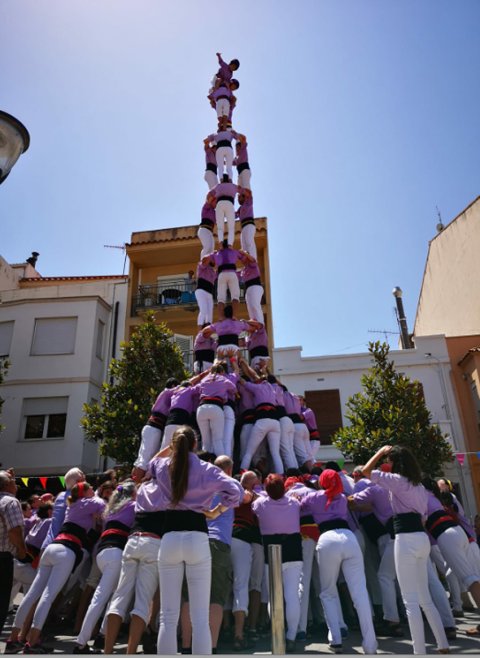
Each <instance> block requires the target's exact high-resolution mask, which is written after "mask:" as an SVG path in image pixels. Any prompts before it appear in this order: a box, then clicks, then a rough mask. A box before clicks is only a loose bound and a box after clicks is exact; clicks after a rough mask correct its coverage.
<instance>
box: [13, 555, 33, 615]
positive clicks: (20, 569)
mask: <svg viewBox="0 0 480 658" xmlns="http://www.w3.org/2000/svg"><path fill="white" fill-rule="evenodd" d="M36 575H37V570H36V569H34V568H33V567H32V565H31V564H23V563H22V562H19V561H18V560H13V585H12V591H11V593H10V608H11V607H12V605H13V601H14V599H15V597H16V596H17V594H18V593H19V591H20V590H22V591H23V594H24V595H25V594H26V593H27V592H28V590H29V589H30V585H31V584H32V583H33V581H34V580H35V576H36Z"/></svg>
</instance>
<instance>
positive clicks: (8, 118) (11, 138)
mask: <svg viewBox="0 0 480 658" xmlns="http://www.w3.org/2000/svg"><path fill="white" fill-rule="evenodd" d="M29 145H30V135H29V133H28V130H27V129H26V128H25V126H24V125H23V123H21V122H20V121H19V120H18V119H15V117H12V115H11V114H8V113H7V112H2V110H0V185H1V184H2V183H3V181H4V180H5V179H6V177H7V176H8V174H9V173H10V171H11V169H12V167H13V165H14V164H15V163H16V161H17V160H18V158H19V157H20V156H21V155H22V153H25V151H26V150H27V149H28V147H29Z"/></svg>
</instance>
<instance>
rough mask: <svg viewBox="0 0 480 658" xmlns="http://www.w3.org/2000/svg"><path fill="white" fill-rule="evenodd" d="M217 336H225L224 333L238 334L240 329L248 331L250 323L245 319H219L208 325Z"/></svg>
mask: <svg viewBox="0 0 480 658" xmlns="http://www.w3.org/2000/svg"><path fill="white" fill-rule="evenodd" d="M210 327H211V328H212V329H213V331H214V332H215V333H216V334H217V336H225V335H226V334H237V336H238V334H240V333H241V332H242V331H248V330H249V329H250V325H249V324H248V322H245V320H230V319H229V318H227V319H226V320H220V321H219V322H214V323H213V324H211V325H210Z"/></svg>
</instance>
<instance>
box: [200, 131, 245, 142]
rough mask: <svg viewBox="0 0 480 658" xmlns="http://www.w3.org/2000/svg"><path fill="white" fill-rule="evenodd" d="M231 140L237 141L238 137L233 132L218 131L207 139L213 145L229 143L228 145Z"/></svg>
mask: <svg viewBox="0 0 480 658" xmlns="http://www.w3.org/2000/svg"><path fill="white" fill-rule="evenodd" d="M233 138H235V139H238V135H237V133H236V132H235V131H234V130H219V131H218V133H215V134H212V135H209V136H208V137H207V139H208V141H209V142H214V144H218V142H230V145H231V144H232V139H233Z"/></svg>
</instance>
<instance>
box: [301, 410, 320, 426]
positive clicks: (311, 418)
mask: <svg viewBox="0 0 480 658" xmlns="http://www.w3.org/2000/svg"><path fill="white" fill-rule="evenodd" d="M302 414H303V419H304V420H305V425H306V426H307V427H308V429H309V430H316V429H317V419H316V418H315V414H314V412H313V411H312V409H310V407H303V408H302Z"/></svg>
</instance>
